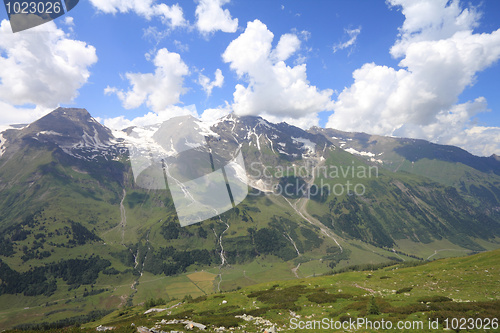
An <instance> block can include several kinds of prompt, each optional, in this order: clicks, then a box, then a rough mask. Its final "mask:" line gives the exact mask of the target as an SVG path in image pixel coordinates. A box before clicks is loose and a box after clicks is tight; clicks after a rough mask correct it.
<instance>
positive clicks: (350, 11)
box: [0, 0, 500, 155]
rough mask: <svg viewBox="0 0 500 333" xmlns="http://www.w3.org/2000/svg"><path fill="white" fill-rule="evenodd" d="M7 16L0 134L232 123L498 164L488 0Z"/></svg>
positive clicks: (334, 1) (197, 3) (285, 1)
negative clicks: (322, 129)
mask: <svg viewBox="0 0 500 333" xmlns="http://www.w3.org/2000/svg"><path fill="white" fill-rule="evenodd" d="M6 18H7V15H6V12H5V11H4V10H3V8H2V9H1V10H0V21H2V25H1V27H0V57H1V58H0V124H4V125H5V124H11V123H25V122H29V121H33V120H35V119H36V118H38V117H40V116H43V115H44V114H45V113H47V112H49V111H50V110H52V109H53V108H55V107H57V106H59V105H60V106H66V107H84V108H86V109H87V110H89V112H91V114H92V115H93V116H94V117H97V118H98V119H99V120H100V121H101V122H103V123H104V124H106V125H108V126H110V127H114V128H120V127H125V126H130V125H144V124H147V123H151V122H157V121H161V120H164V119H167V118H169V117H172V116H175V115H181V114H193V115H197V116H200V117H202V119H205V120H213V119H214V118H216V117H218V116H222V115H224V114H225V113H228V112H232V111H234V112H235V113H237V114H240V115H246V114H250V115H260V116H264V117H265V118H267V119H269V120H271V121H275V122H277V121H287V122H289V123H292V124H294V125H297V126H300V127H303V128H308V127H310V126H312V125H319V126H328V127H334V128H338V129H341V130H347V131H363V132H367V133H373V134H381V135H394V136H408V137H416V138H423V139H427V140H430V141H434V142H438V143H443V144H453V145H458V146H460V147H463V148H465V149H467V150H469V151H471V152H473V153H475V154H478V155H490V154H492V153H496V154H500V97H499V94H498V89H499V87H500V85H499V79H498V78H499V77H500V65H499V64H498V59H499V58H500V30H499V28H500V2H498V1H495V0H486V1H467V2H465V1H458V0H456V1H447V0H412V1H410V0H390V1H387V2H386V1H382V0H380V1H372V0H364V1H362V0H356V1H347V0H344V1H340V0H315V1H304V0H301V1H299V0H280V1H275V0H254V1H248V0H185V1H178V2H174V1H166V0H157V1H154V0H80V3H79V4H78V6H77V7H75V8H74V9H73V10H72V11H71V12H70V13H68V14H67V15H65V16H62V17H60V18H58V19H56V20H55V21H54V22H51V23H47V24H44V25H42V26H40V27H37V28H33V29H30V30H28V31H26V32H20V33H16V34H12V32H11V30H10V25H9V23H8V22H7V21H6ZM216 73H217V74H216ZM206 110H208V111H206Z"/></svg>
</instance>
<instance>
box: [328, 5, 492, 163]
mask: <svg viewBox="0 0 500 333" xmlns="http://www.w3.org/2000/svg"><path fill="white" fill-rule="evenodd" d="M390 3H391V4H392V5H398V6H401V8H402V9H401V11H402V13H403V14H404V15H405V17H406V19H405V22H404V24H403V26H402V27H401V28H400V36H399V39H398V40H397V41H396V43H395V44H394V46H393V47H392V48H391V54H392V55H393V56H395V57H401V58H402V59H401V61H400V63H399V68H398V69H395V68H391V67H386V66H379V65H376V64H373V63H369V64H365V65H363V66H362V67H361V68H359V69H357V70H356V71H354V73H353V78H354V83H353V84H352V85H351V86H350V87H346V88H345V89H344V90H343V91H342V92H341V94H340V95H339V96H338V99H337V101H336V102H335V107H334V111H335V112H334V114H333V115H332V116H331V117H330V119H329V121H328V124H327V126H328V127H333V128H338V129H342V130H347V131H365V132H369V133H373V134H380V135H397V136H410V137H417V138H422V139H427V140H430V141H434V142H438V143H444V144H453V143H460V146H461V147H463V148H466V149H467V150H469V151H471V152H473V153H476V154H480V155H488V154H491V153H494V152H498V151H500V143H499V144H497V145H496V148H494V149H493V148H492V146H491V145H489V146H487V147H486V146H484V145H483V146H477V144H476V143H477V141H476V139H475V138H474V137H473V135H474V133H475V132H474V131H471V129H472V128H474V123H473V121H472V117H474V116H475V115H477V114H478V113H480V112H485V111H487V102H486V100H485V99H484V98H482V97H481V96H479V97H478V98H477V99H475V100H474V101H469V102H467V103H462V104H457V102H458V100H459V96H460V95H461V93H462V92H463V91H464V90H465V89H466V88H467V87H468V86H471V85H473V84H474V83H475V80H476V74H477V73H478V72H480V71H482V70H484V69H486V68H488V67H489V66H491V65H492V64H493V63H495V62H496V61H497V60H498V59H499V58H500V29H499V30H496V31H493V32H491V33H482V34H479V33H474V31H473V28H474V27H475V26H476V25H477V20H478V19H479V18H480V15H479V14H478V13H477V12H476V11H475V10H474V9H462V8H461V7H460V4H459V1H452V2H450V3H448V1H441V0H420V1H405V0H391V1H390ZM481 133H482V134H481V135H487V134H488V133H492V131H483V132H481ZM458 137H461V138H460V140H458V139H457V138H458Z"/></svg>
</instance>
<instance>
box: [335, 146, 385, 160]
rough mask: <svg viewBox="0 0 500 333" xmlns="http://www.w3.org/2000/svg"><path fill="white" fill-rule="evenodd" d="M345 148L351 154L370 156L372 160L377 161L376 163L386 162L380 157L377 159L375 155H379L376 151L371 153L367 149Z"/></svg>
mask: <svg viewBox="0 0 500 333" xmlns="http://www.w3.org/2000/svg"><path fill="white" fill-rule="evenodd" d="M344 150H345V151H346V152H348V153H350V154H353V155H359V156H366V157H370V159H369V161H370V162H375V163H380V164H383V163H384V161H382V160H380V159H376V158H375V156H377V155H376V154H374V153H370V152H366V151H357V150H356V149H354V148H347V149H344ZM379 156H380V154H379Z"/></svg>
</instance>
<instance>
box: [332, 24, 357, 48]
mask: <svg viewBox="0 0 500 333" xmlns="http://www.w3.org/2000/svg"><path fill="white" fill-rule="evenodd" d="M344 30H345V33H346V34H347V35H348V36H349V40H347V41H345V42H343V43H337V44H335V45H333V53H336V52H337V51H340V50H344V49H347V48H349V47H351V46H353V45H354V44H356V40H357V39H358V36H359V34H360V33H361V27H359V28H357V29H344Z"/></svg>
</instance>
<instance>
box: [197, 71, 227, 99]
mask: <svg viewBox="0 0 500 333" xmlns="http://www.w3.org/2000/svg"><path fill="white" fill-rule="evenodd" d="M198 83H199V84H200V85H201V86H202V87H203V90H205V92H206V94H207V96H210V95H212V89H214V88H215V87H218V88H221V87H222V85H223V84H224V75H222V71H221V70H220V69H218V68H217V70H216V71H215V79H214V80H213V81H210V79H209V78H208V77H207V76H205V75H203V74H201V73H200V75H199V77H198Z"/></svg>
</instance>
